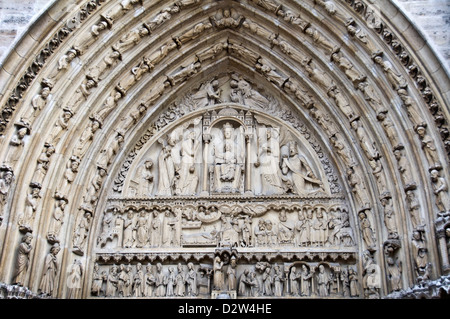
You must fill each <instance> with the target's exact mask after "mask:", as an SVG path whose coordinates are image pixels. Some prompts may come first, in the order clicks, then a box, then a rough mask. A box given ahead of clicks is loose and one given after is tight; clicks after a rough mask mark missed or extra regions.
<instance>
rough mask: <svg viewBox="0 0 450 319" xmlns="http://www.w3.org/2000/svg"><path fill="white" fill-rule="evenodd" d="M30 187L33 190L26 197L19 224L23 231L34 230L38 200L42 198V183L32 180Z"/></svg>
mask: <svg viewBox="0 0 450 319" xmlns="http://www.w3.org/2000/svg"><path fill="white" fill-rule="evenodd" d="M30 188H31V190H30V192H29V193H28V194H27V197H26V199H25V209H24V211H23V213H22V214H21V216H20V217H19V222H18V224H19V230H20V231H21V232H32V224H33V221H34V216H35V214H36V209H37V204H38V200H39V198H41V193H40V191H41V184H39V183H34V182H31V183H30Z"/></svg>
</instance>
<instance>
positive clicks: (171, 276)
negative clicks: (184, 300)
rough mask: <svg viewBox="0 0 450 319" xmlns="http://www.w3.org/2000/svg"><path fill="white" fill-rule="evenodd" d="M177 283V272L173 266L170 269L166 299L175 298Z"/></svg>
mask: <svg viewBox="0 0 450 319" xmlns="http://www.w3.org/2000/svg"><path fill="white" fill-rule="evenodd" d="M175 283H176V275H175V270H174V269H173V267H172V266H170V267H169V274H168V275H167V286H166V297H173V296H174V289H173V287H174V286H175Z"/></svg>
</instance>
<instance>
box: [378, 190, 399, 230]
mask: <svg viewBox="0 0 450 319" xmlns="http://www.w3.org/2000/svg"><path fill="white" fill-rule="evenodd" d="M380 202H381V205H382V206H383V207H384V224H385V225H386V228H387V230H388V232H389V235H388V237H389V238H398V231H397V224H396V222H395V213H394V208H393V207H392V203H391V197H390V196H383V197H381V198H380Z"/></svg>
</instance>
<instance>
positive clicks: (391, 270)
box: [386, 257, 402, 291]
mask: <svg viewBox="0 0 450 319" xmlns="http://www.w3.org/2000/svg"><path fill="white" fill-rule="evenodd" d="M386 262H387V272H388V279H389V283H390V286H391V291H399V290H402V263H401V261H400V262H396V261H394V259H393V258H392V257H388V259H387V261H386Z"/></svg>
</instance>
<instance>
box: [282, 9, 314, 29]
mask: <svg viewBox="0 0 450 319" xmlns="http://www.w3.org/2000/svg"><path fill="white" fill-rule="evenodd" d="M277 15H279V16H281V17H283V20H284V21H286V22H288V23H290V24H293V25H295V26H298V27H299V28H300V29H301V30H302V31H303V32H304V31H305V29H306V28H307V27H309V26H310V23H309V22H308V21H306V20H303V19H302V18H301V17H300V16H299V15H295V14H294V13H293V12H292V11H290V10H284V9H280V10H278V13H277Z"/></svg>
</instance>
